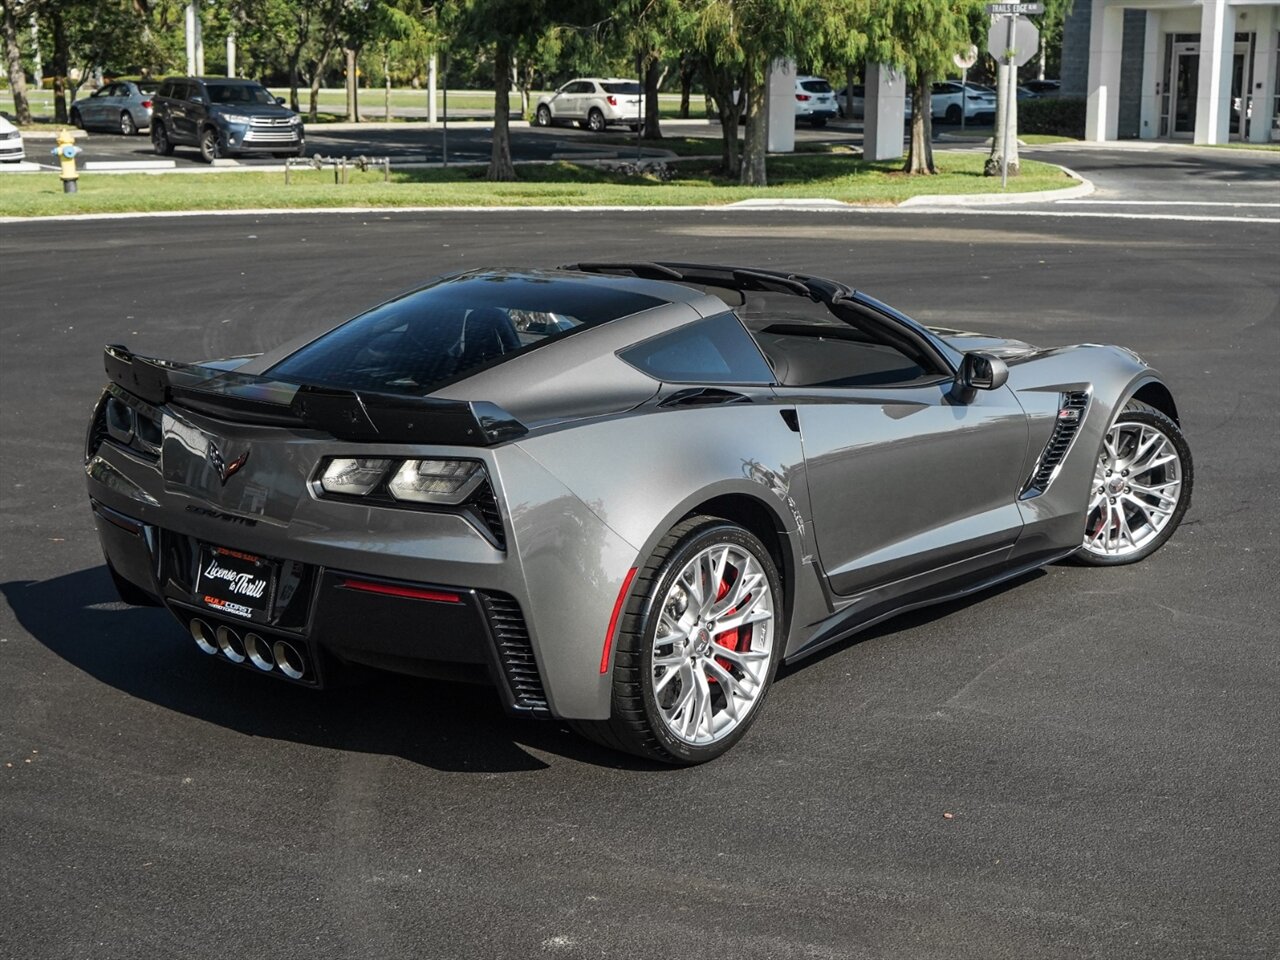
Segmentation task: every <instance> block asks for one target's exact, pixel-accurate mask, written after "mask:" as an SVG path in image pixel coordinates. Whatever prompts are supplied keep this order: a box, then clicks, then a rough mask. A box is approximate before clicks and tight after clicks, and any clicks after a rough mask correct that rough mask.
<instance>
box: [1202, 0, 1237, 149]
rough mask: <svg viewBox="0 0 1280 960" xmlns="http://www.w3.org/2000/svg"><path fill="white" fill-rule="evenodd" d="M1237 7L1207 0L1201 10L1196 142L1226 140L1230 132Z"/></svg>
mask: <svg viewBox="0 0 1280 960" xmlns="http://www.w3.org/2000/svg"><path fill="white" fill-rule="evenodd" d="M1235 45H1236V11H1235V8H1234V7H1232V6H1231V5H1230V4H1228V3H1227V0H1204V5H1203V6H1202V7H1201V13H1200V86H1199V89H1198V90H1197V91H1196V136H1195V142H1196V143H1226V142H1227V141H1228V140H1229V139H1230V133H1231V66H1232V59H1233V57H1234V54H1235Z"/></svg>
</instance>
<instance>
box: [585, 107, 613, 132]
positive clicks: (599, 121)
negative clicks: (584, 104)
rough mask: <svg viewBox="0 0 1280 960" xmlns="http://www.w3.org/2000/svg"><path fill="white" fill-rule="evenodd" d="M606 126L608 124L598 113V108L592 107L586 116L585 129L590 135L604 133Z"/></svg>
mask: <svg viewBox="0 0 1280 960" xmlns="http://www.w3.org/2000/svg"><path fill="white" fill-rule="evenodd" d="M606 126H608V124H606V123H605V122H604V114H603V113H601V112H600V108H599V107H592V108H591V111H590V112H589V113H588V114H587V129H588V130H590V131H591V132H592V133H604V130H605V127H606Z"/></svg>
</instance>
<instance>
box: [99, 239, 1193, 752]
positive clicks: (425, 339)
mask: <svg viewBox="0 0 1280 960" xmlns="http://www.w3.org/2000/svg"><path fill="white" fill-rule="evenodd" d="M872 282H873V281H872V279H871V278H869V277H866V276H864V277H862V278H860V282H859V287H862V286H863V285H864V284H866V285H870V284H871V283H872ZM196 339H197V340H198V338H196ZM105 364H106V372H107V375H108V378H109V383H108V385H107V388H106V390H105V392H104V393H103V394H102V397H101V399H100V400H99V402H98V404H97V405H96V407H95V409H94V412H93V414H92V417H91V420H90V424H89V429H88V431H87V435H86V449H85V459H84V462H85V473H86V479H87V483H88V493H89V500H90V506H91V510H92V512H93V516H94V521H95V525H96V527H97V532H98V536H99V538H100V541H101V544H102V548H103V551H104V554H105V557H106V563H107V570H108V573H109V574H110V576H111V577H112V579H113V580H114V582H115V584H116V586H117V589H118V591H119V594H120V597H121V598H122V599H123V600H124V601H125V602H127V603H132V604H151V605H163V606H165V607H167V608H168V610H169V611H170V612H171V613H172V614H173V615H174V616H175V617H176V618H177V620H178V621H179V622H180V623H181V624H182V626H183V628H184V630H185V632H186V633H187V634H189V636H190V637H191V639H192V640H194V646H195V647H196V648H198V649H199V650H200V651H201V652H202V653H204V654H208V655H209V656H210V658H211V659H213V660H217V661H220V662H221V663H222V664H224V665H230V666H234V667H236V668H239V669H243V670H249V671H254V672H256V673H258V674H260V675H261V676H263V677H264V678H265V677H275V678H277V679H280V680H284V681H287V682H293V683H297V684H301V685H303V686H306V687H311V688H319V687H321V686H323V685H325V684H328V683H329V682H331V681H332V680H333V679H334V677H335V676H336V675H339V674H340V673H341V672H342V671H343V669H344V668H345V667H346V666H347V665H349V664H363V665H367V666H374V667H382V668H385V669H389V670H395V671H400V672H406V673H413V674H420V675H440V676H452V677H454V678H463V677H476V678H479V679H484V678H486V677H487V678H488V679H489V680H490V681H491V682H492V683H493V685H494V686H495V687H496V688H497V691H498V695H499V697H500V699H501V701H502V702H503V704H504V705H505V706H506V708H507V709H508V710H510V711H511V712H513V713H515V714H518V715H526V716H553V717H559V718H561V719H563V720H565V721H567V722H568V723H569V724H570V725H571V726H572V727H573V728H574V729H576V730H578V731H579V732H581V733H583V734H585V735H586V736H588V737H591V738H594V739H596V740H598V741H599V742H601V743H605V744H608V745H610V746H612V747H615V748H620V749H623V750H627V751H631V752H633V753H636V754H639V755H641V756H645V757H649V758H652V759H656V760H660V761H666V762H669V763H680V764H689V763H699V762H702V761H705V760H710V759H712V758H714V757H716V756H718V755H719V754H721V753H723V752H724V751H725V750H727V749H729V748H730V747H731V746H732V745H733V744H734V743H735V742H737V741H738V740H739V739H740V738H741V737H742V736H743V735H744V734H745V733H746V732H747V729H748V728H749V727H750V726H751V724H752V723H753V721H755V719H756V717H757V716H758V715H759V713H760V709H761V707H762V706H763V703H764V700H765V696H766V694H767V692H768V689H769V685H770V683H771V681H772V680H773V677H774V674H775V671H776V670H777V668H778V665H779V664H780V663H782V662H791V661H797V660H800V659H803V658H804V657H806V656H809V655H811V654H813V653H815V652H817V651H819V650H821V649H823V648H825V647H828V646H829V645H831V644H833V643H836V642H838V641H840V640H843V639H845V638H847V637H848V636H849V635H850V634H852V633H854V632H856V631H857V630H859V629H862V628H864V627H867V626H870V625H872V624H875V623H878V622H880V621H881V620H883V619H884V618H886V617H888V616H890V615H892V614H893V613H895V612H899V611H903V610H912V609H915V608H917V607H920V606H924V605H926V604H929V603H936V602H940V601H944V600H947V601H949V600H953V599H954V598H956V597H959V596H962V595H966V594H970V593H974V592H977V591H982V590H985V589H987V588H989V587H991V586H992V585H993V584H996V583H999V582H1002V581H1008V580H1010V579H1011V578H1014V577H1017V576H1019V575H1022V574H1024V573H1026V572H1027V571H1030V570H1034V569H1036V568H1039V567H1041V566H1044V565H1045V564H1049V563H1053V562H1055V561H1057V560H1059V559H1062V558H1065V557H1068V556H1074V557H1075V558H1077V559H1078V560H1079V561H1080V562H1082V563H1085V564H1089V565H1094V566H1114V565H1118V564H1127V563H1133V562H1135V561H1138V560H1142V559H1143V558H1145V557H1147V556H1149V555H1151V554H1152V553H1153V552H1155V551H1156V550H1157V549H1159V548H1160V546H1161V545H1162V544H1164V543H1165V542H1166V541H1167V540H1168V539H1169V537H1170V536H1172V535H1173V533H1174V530H1175V529H1176V528H1177V527H1178V524H1179V522H1180V521H1181V519H1182V516H1183V514H1184V512H1185V511H1186V509H1187V505H1188V504H1189V502H1190V499H1191V489H1192V458H1191V449H1190V447H1189V446H1188V444H1187V441H1186V439H1185V438H1184V436H1183V433H1182V429H1181V427H1180V426H1179V414H1178V410H1177V407H1176V406H1175V403H1174V400H1173V397H1172V395H1171V393H1170V392H1169V389H1168V388H1167V387H1166V386H1165V384H1164V383H1163V382H1162V381H1161V379H1160V376H1159V374H1158V373H1156V371H1155V370H1153V369H1152V368H1150V367H1149V366H1147V365H1146V364H1145V363H1144V362H1143V361H1142V360H1141V359H1139V358H1138V357H1137V356H1136V355H1135V354H1134V353H1132V352H1131V351H1129V350H1126V349H1123V348H1120V347H1112V346H1100V345H1097V344H1084V345H1080V346H1057V347H1055V348H1053V349H1051V350H1041V349H1037V348H1035V347H1032V346H1030V345H1028V344H1026V343H1022V342H1019V341H1015V340H1008V339H1002V338H1000V337H991V336H981V335H979V334H972V333H962V332H960V331H957V330H946V329H931V328H928V327H925V326H922V325H921V324H919V323H916V322H915V321H913V320H911V319H910V318H908V317H906V316H904V315H903V314H902V313H900V312H898V311H897V310H894V309H893V308H891V307H889V306H886V305H885V304H883V303H880V302H879V301H877V300H875V299H873V298H872V297H870V296H868V295H867V294H865V293H863V292H861V290H854V289H853V288H852V287H851V286H849V285H847V284H844V283H840V282H837V281H833V280H824V279H821V278H819V277H813V276H808V275H804V274H793V273H789V272H785V271H782V272H780V271H773V270H755V269H738V268H733V267H724V266H703V265H695V264H684V263H654V262H635V263H582V264H577V265H574V266H571V267H565V268H561V269H558V270H488V269H481V270H473V271H470V272H467V273H462V274H456V275H452V276H446V277H443V278H439V279H437V280H435V281H432V282H431V283H429V284H427V285H426V286H424V287H422V288H420V289H418V290H415V291H413V292H410V293H407V294H404V295H402V296H400V297H398V298H396V299H393V300H390V301H388V302H386V303H384V304H382V305H381V306H378V307H375V308H374V309H372V310H371V311H369V312H367V313H364V314H362V315H360V316H358V317H356V318H355V319H354V320H350V321H348V322H346V323H341V324H338V325H336V326H334V327H332V328H330V329H329V330H328V331H327V332H321V333H319V334H318V335H317V336H315V337H312V338H309V339H308V340H307V341H306V342H305V343H304V344H303V345H302V346H299V345H298V342H297V341H295V342H293V343H291V344H287V345H285V346H282V347H280V348H278V349H274V350H269V351H268V352H267V353H265V354H262V355H259V356H254V357H245V356H241V357H238V358H236V359H229V360H220V361H216V362H207V363H204V364H190V363H180V362H176V361H171V360H152V359H147V358H145V357H142V356H139V355H136V354H133V353H131V352H130V351H129V350H127V349H126V348H124V347H120V346H109V347H107V348H106V349H105ZM802 438H803V442H802ZM1138 579H1140V578H1137V579H1135V577H1133V576H1129V577H1126V578H1125V582H1126V583H1136V582H1137V580H1138ZM1078 586H1079V585H1077V588H1078ZM1097 589H1098V592H1100V593H1103V594H1106V593H1107V592H1108V589H1109V588H1107V587H1106V586H1105V585H1100V586H1099V587H1098V588H1097ZM1089 600H1090V602H1093V600H1092V598H1089ZM147 622H148V623H149V624H152V626H155V625H156V624H155V623H154V621H147ZM148 629H150V627H149V628H148ZM836 672H838V671H836ZM236 695H237V696H239V695H240V694H239V693H237V694H236ZM263 695H264V696H269V694H268V693H266V692H265V691H264V694H263ZM293 702H294V701H293V700H290V701H289V703H290V704H292V703H293ZM284 709H289V707H287V706H286V707H285V708H284ZM794 749H802V748H801V747H800V745H795V747H794Z"/></svg>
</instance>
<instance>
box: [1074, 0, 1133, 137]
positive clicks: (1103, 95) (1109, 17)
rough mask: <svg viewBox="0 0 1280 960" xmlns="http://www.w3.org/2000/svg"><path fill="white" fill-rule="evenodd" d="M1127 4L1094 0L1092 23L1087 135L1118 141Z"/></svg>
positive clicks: (1090, 25)
mask: <svg viewBox="0 0 1280 960" xmlns="http://www.w3.org/2000/svg"><path fill="white" fill-rule="evenodd" d="M1123 48H1124V7H1121V6H1110V5H1109V4H1108V2H1107V0H1093V12H1092V18H1091V21H1090V24H1089V89H1088V98H1089V100H1088V104H1087V106H1086V107H1085V118H1084V138H1085V139H1086V140H1095V141H1103V140H1115V139H1116V137H1117V136H1119V132H1120V54H1121V51H1122V50H1123Z"/></svg>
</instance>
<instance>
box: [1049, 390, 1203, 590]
mask: <svg viewBox="0 0 1280 960" xmlns="http://www.w3.org/2000/svg"><path fill="white" fill-rule="evenodd" d="M1120 417H1123V418H1124V420H1125V421H1126V422H1130V423H1139V424H1144V425H1146V426H1149V427H1153V428H1154V429H1156V430H1159V431H1160V432H1161V433H1163V434H1164V435H1165V437H1167V438H1168V440H1169V442H1170V443H1171V444H1173V448H1174V450H1175V451H1176V452H1177V454H1178V459H1179V460H1180V461H1181V463H1180V466H1181V470H1182V475H1181V481H1182V482H1181V485H1180V487H1179V488H1178V503H1177V506H1175V507H1174V510H1173V514H1172V515H1171V516H1170V517H1169V521H1168V522H1167V523H1166V524H1165V526H1164V528H1163V529H1162V530H1161V531H1160V532H1159V533H1157V534H1156V535H1155V536H1154V537H1152V539H1151V540H1150V541H1149V542H1148V543H1146V544H1144V545H1143V547H1142V548H1141V549H1140V550H1136V551H1134V552H1133V553H1129V554H1123V555H1120V556H1103V555H1100V554H1096V553H1090V552H1089V551H1088V550H1085V549H1083V548H1081V549H1080V550H1078V551H1076V553H1074V554H1073V555H1072V559H1073V560H1074V561H1076V562H1077V563H1080V564H1083V565H1085V566H1089V567H1120V566H1124V565H1125V564H1129V563H1138V562H1139V561H1141V560H1145V559H1146V558H1147V557H1149V556H1151V554H1153V553H1155V552H1156V551H1157V550H1159V549H1160V548H1161V547H1162V546H1164V545H1165V543H1166V542H1167V541H1168V540H1169V538H1170V537H1172V536H1173V533H1174V531H1175V530H1177V529H1178V525H1179V524H1180V523H1182V518H1183V516H1184V515H1185V514H1186V512H1187V508H1188V507H1189V506H1190V505H1191V489H1192V485H1193V482H1194V480H1195V470H1194V466H1193V464H1192V459H1191V446H1190V444H1188V443H1187V438H1186V437H1185V436H1184V435H1183V433H1182V429H1181V428H1180V427H1179V426H1178V425H1177V424H1176V423H1174V422H1173V420H1172V419H1171V418H1170V417H1169V416H1167V415H1166V414H1164V413H1162V412H1161V411H1159V410H1157V409H1156V408H1155V407H1153V406H1151V405H1149V404H1146V403H1142V402H1140V401H1138V400H1130V401H1129V402H1128V403H1127V404H1125V406H1124V408H1123V410H1122V411H1121V413H1120V415H1119V416H1118V417H1117V418H1116V419H1117V420H1119V419H1120ZM1109 429H1110V428H1109V427H1108V430H1109ZM1099 456H1101V452H1100V453H1099ZM1085 522H1086V523H1087V522H1088V517H1087V516H1086V517H1085Z"/></svg>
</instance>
